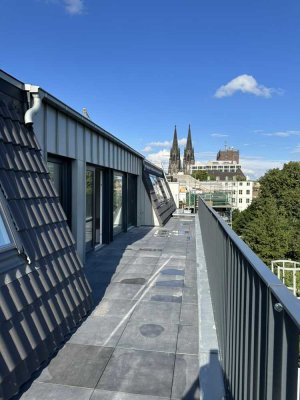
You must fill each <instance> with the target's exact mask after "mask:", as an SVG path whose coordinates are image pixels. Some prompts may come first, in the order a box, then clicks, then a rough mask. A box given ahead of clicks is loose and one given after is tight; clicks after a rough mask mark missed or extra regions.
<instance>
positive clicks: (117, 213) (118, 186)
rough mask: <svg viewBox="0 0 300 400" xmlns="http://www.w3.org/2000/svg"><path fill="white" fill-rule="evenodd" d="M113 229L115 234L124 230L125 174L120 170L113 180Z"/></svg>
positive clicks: (115, 173)
mask: <svg viewBox="0 0 300 400" xmlns="http://www.w3.org/2000/svg"><path fill="white" fill-rule="evenodd" d="M113 230H114V235H116V234H118V233H120V232H122V230H123V174H120V173H118V172H114V180H113Z"/></svg>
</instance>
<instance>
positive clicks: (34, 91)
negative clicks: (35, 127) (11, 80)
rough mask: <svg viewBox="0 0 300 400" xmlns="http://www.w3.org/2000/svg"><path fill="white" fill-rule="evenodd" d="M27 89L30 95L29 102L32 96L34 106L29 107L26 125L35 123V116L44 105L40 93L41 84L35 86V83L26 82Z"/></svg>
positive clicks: (26, 114)
mask: <svg viewBox="0 0 300 400" xmlns="http://www.w3.org/2000/svg"><path fill="white" fill-rule="evenodd" d="M25 90H26V91H27V95H28V100H29V101H28V102H29V104H30V103H31V96H32V99H33V104H32V107H31V108H29V109H28V110H27V111H26V113H25V117H24V119H25V125H27V124H30V125H32V124H33V119H32V118H33V116H34V115H35V114H36V113H37V112H38V111H39V109H40V108H41V105H42V99H41V97H40V94H39V86H34V85H30V84H26V85H25Z"/></svg>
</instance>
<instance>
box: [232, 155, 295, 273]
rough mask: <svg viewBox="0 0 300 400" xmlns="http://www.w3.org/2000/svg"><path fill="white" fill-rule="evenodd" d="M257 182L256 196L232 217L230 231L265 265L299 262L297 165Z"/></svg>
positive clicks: (291, 164) (284, 167) (273, 173)
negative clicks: (286, 260)
mask: <svg viewBox="0 0 300 400" xmlns="http://www.w3.org/2000/svg"><path fill="white" fill-rule="evenodd" d="M259 182H260V193H259V196H258V197H257V198H256V199H255V200H253V202H252V203H251V205H250V206H249V207H248V208H247V209H246V210H244V211H242V212H239V213H238V212H235V213H234V214H233V229H234V230H235V231H236V232H237V234H238V235H240V236H241V237H242V239H243V240H244V241H245V242H246V243H247V244H248V245H249V246H250V247H251V248H252V250H253V251H254V252H255V253H256V254H257V255H258V256H259V257H260V258H261V259H262V260H263V261H264V262H265V263H266V264H267V265H270V263H271V261H272V260H275V259H291V260H294V261H299V260H300V162H294V161H291V162H289V163H287V164H284V166H283V168H282V169H281V170H280V169H277V168H276V169H272V170H269V171H268V172H267V173H266V174H265V175H264V176H263V177H262V178H261V179H260V180H259Z"/></svg>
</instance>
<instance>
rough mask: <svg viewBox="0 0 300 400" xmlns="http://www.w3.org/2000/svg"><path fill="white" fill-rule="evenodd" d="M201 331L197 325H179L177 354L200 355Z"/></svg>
mask: <svg viewBox="0 0 300 400" xmlns="http://www.w3.org/2000/svg"><path fill="white" fill-rule="evenodd" d="M198 341H199V330H198V327H197V326H195V325H179V332H178V341H177V353H181V354H195V355H197V354H198V348H199V345H198Z"/></svg>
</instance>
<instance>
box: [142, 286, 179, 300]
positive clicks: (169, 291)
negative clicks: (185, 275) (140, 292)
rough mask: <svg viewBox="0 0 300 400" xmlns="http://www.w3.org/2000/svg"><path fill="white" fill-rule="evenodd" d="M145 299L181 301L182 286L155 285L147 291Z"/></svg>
mask: <svg viewBox="0 0 300 400" xmlns="http://www.w3.org/2000/svg"><path fill="white" fill-rule="evenodd" d="M143 300H148V301H163V302H171V303H181V302H182V288H172V287H164V286H153V287H151V289H150V290H149V291H147V293H146V295H145V297H144V298H143Z"/></svg>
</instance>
